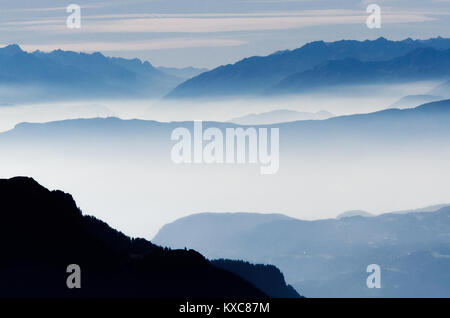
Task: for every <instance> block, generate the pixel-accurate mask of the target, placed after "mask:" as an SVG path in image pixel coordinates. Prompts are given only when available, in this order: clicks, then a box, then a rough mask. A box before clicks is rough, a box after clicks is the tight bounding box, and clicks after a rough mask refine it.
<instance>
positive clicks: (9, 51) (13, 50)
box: [0, 44, 23, 55]
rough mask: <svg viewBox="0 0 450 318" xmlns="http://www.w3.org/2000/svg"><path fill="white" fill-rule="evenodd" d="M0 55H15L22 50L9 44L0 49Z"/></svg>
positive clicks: (15, 45)
mask: <svg viewBox="0 0 450 318" xmlns="http://www.w3.org/2000/svg"><path fill="white" fill-rule="evenodd" d="M0 53H1V54H3V55H15V54H18V53H23V50H22V49H21V48H20V46H19V45H17V44H10V45H7V46H5V47H3V48H0Z"/></svg>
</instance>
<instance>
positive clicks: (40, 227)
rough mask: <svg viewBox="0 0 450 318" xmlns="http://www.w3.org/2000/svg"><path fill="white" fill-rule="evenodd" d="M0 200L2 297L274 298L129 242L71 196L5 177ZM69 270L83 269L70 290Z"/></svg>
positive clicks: (206, 267) (199, 262) (187, 257)
mask: <svg viewBox="0 0 450 318" xmlns="http://www.w3.org/2000/svg"><path fill="white" fill-rule="evenodd" d="M0 202H1V209H0V218H1V222H0V250H1V258H0V297H1V298H5V297H6V298H10V297H32V298H34V297H39V298H45V297H64V298H65V297H152V298H165V297H170V298H172V297H178V298H185V297H208V298H212V297H250V298H253V297H258V298H259V297H261V298H265V297H267V295H268V294H269V293H267V292H263V291H261V289H258V288H257V287H255V286H254V285H252V284H251V283H250V282H249V281H250V280H244V279H242V278H241V277H239V276H238V275H236V274H234V273H232V272H230V271H228V270H224V269H223V266H221V267H222V268H219V267H216V266H214V265H213V264H212V263H211V262H209V261H208V260H207V259H205V258H204V257H203V256H202V255H200V254H199V253H197V252H195V251H193V250H170V249H168V248H162V247H159V246H156V245H154V244H152V243H150V242H149V241H146V240H144V239H132V238H129V237H127V236H126V235H124V234H123V233H121V232H118V231H116V230H114V229H112V228H111V227H109V226H108V225H107V224H106V223H104V222H102V221H100V220H98V219H96V218H94V217H91V216H83V215H82V213H81V211H80V210H79V209H78V208H77V206H76V203H75V201H74V200H73V198H72V196H71V195H69V194H66V193H63V192H61V191H49V190H47V189H45V188H44V187H42V186H41V185H39V184H38V183H37V182H36V181H34V180H33V179H31V178H25V177H17V178H12V179H9V180H4V179H1V180H0ZM70 264H77V265H79V266H80V268H81V288H80V289H76V288H75V289H69V288H68V287H67V284H66V280H67V278H68V276H69V275H70V274H71V273H67V272H66V271H67V267H68V265H70ZM284 295H285V293H284V294H283V296H284ZM275 296H276V295H275ZM293 296H294V297H295V295H293ZM279 297H281V295H280V296H279Z"/></svg>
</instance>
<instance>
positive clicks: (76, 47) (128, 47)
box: [21, 38, 246, 52]
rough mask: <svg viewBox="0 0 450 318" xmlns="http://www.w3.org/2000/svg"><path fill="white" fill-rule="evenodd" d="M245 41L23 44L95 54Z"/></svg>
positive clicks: (26, 47) (229, 44) (234, 44)
mask: <svg viewBox="0 0 450 318" xmlns="http://www.w3.org/2000/svg"><path fill="white" fill-rule="evenodd" d="M245 43H246V42H245V41H241V40H234V39H194V38H171V39H158V40H147V41H132V42H79V43H72V42H71V43H50V44H42V45H35V44H22V45H21V47H22V48H23V49H24V50H26V51H35V50H41V51H53V50H57V49H62V50H66V51H76V52H95V51H98V50H99V48H101V50H102V51H103V52H107V51H151V50H162V49H177V48H194V47H197V48H199V47H226V46H239V45H243V44H245Z"/></svg>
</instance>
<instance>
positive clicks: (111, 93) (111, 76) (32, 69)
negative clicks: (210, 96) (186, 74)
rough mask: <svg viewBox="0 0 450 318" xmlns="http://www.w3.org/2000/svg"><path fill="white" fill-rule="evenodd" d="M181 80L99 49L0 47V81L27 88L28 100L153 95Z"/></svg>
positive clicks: (138, 62) (139, 61) (157, 94)
mask: <svg viewBox="0 0 450 318" xmlns="http://www.w3.org/2000/svg"><path fill="white" fill-rule="evenodd" d="M182 81H183V79H181V78H179V77H176V76H173V75H170V74H167V73H164V72H162V71H161V70H158V69H156V68H155V67H153V66H152V65H151V64H150V63H149V62H142V61H141V60H139V59H132V60H127V59H123V58H110V57H105V56H104V55H103V54H101V53H99V52H96V53H92V54H86V53H77V52H71V51H62V50H56V51H52V52H49V53H44V52H41V51H35V52H32V53H28V52H25V51H23V50H22V49H21V48H20V47H19V46H18V45H9V46H6V47H4V48H1V49H0V84H3V85H9V86H18V87H22V86H26V87H31V88H33V90H31V89H30V90H29V95H30V94H31V95H32V96H29V99H30V100H31V101H33V102H36V101H38V100H42V99H43V100H52V99H62V98H64V97H65V98H66V99H67V98H72V99H74V98H84V99H85V98H106V97H110V98H114V97H128V98H133V97H134V98H138V97H141V98H142V97H147V98H148V97H157V96H162V95H164V94H166V93H167V92H168V91H169V90H170V89H172V88H173V87H175V86H176V85H177V84H179V83H181V82H182ZM37 89H40V91H38V92H35V91H36V90H37ZM38 93H39V94H38ZM33 94H34V95H33ZM19 97H20V96H18V97H17V99H19ZM16 101H17V100H14V102H16Z"/></svg>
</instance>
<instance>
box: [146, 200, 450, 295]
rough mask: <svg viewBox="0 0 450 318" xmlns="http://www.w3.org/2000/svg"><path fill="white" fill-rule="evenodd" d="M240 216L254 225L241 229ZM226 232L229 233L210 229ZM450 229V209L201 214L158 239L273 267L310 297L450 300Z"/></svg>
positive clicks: (178, 223)
mask: <svg viewBox="0 0 450 318" xmlns="http://www.w3.org/2000/svg"><path fill="white" fill-rule="evenodd" d="M239 218H243V220H244V222H245V223H249V220H250V219H251V218H254V222H253V224H252V225H249V226H246V227H245V228H243V227H241V226H239ZM263 219H265V221H264V222H261V220H263ZM194 224H195V226H194ZM234 224H236V225H237V226H233V225H234ZM225 229H226V230H227V231H228V235H227V236H222V235H220V236H218V237H215V236H214V235H212V234H211V233H215V232H219V233H220V232H223V231H225ZM449 233H450V208H449V207H448V206H447V207H444V208H441V209H438V210H437V211H434V212H410V213H387V214H382V215H380V216H371V217H364V216H360V215H354V216H350V215H348V216H347V217H341V218H338V219H326V220H317V221H303V220H298V219H292V218H289V217H283V216H279V217H278V218H273V217H265V216H264V215H255V214H249V215H244V214H237V215H235V214H211V213H208V214H196V215H191V216H189V217H185V218H183V219H180V220H177V221H175V222H174V223H171V224H168V225H166V226H164V227H163V228H162V229H161V231H160V232H159V233H158V234H157V235H156V237H155V238H154V241H155V242H158V243H159V244H164V245H167V246H173V247H177V246H181V245H184V244H187V245H189V246H191V247H193V248H195V249H197V250H199V251H202V252H203V253H204V254H205V255H207V256H208V257H211V258H214V257H217V256H218V255H219V254H220V255H225V256H226V257H231V258H242V259H245V260H248V261H252V262H255V261H257V262H261V261H264V262H269V263H272V264H275V265H276V266H278V267H280V268H281V269H282V270H283V272H284V273H285V274H286V275H287V280H288V281H289V282H291V283H294V286H296V287H297V288H301V289H302V291H303V293H304V294H305V295H306V296H308V297H373V296H376V297H449V296H450V272H449V271H448V268H449V266H450V236H449ZM210 240H213V242H214V243H213V244H212V243H211V242H210ZM369 264H378V265H380V267H381V270H382V274H381V275H382V276H381V277H382V278H381V280H382V288H381V289H369V288H367V286H366V278H367V277H368V275H369V274H368V273H367V272H366V268H367V266H368V265H369Z"/></svg>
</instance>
